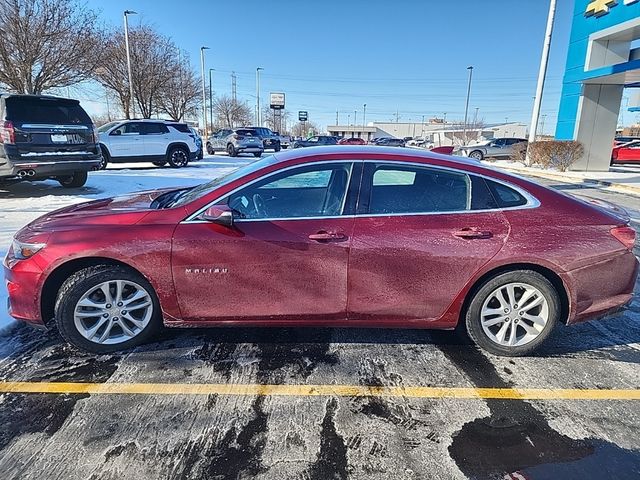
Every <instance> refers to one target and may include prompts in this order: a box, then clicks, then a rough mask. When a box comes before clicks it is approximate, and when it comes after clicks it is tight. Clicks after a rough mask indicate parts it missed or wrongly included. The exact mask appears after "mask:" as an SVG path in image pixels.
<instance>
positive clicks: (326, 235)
mask: <svg viewBox="0 0 640 480" xmlns="http://www.w3.org/2000/svg"><path fill="white" fill-rule="evenodd" d="M346 239H347V236H346V235H345V234H344V233H341V232H325V231H323V230H321V231H319V232H318V233H312V234H311V235H309V240H315V241H316V242H341V241H343V240H346Z"/></svg>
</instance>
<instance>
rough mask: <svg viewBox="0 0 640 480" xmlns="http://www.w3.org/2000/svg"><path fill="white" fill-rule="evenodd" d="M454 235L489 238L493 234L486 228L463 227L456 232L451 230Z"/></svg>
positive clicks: (471, 238)
mask: <svg viewBox="0 0 640 480" xmlns="http://www.w3.org/2000/svg"><path fill="white" fill-rule="evenodd" d="M453 236H454V237H459V238H465V239H468V240H473V239H476V238H491V237H492V236H493V234H492V233H491V232H489V231H486V230H478V229H475V228H463V229H461V230H458V231H457V232H453Z"/></svg>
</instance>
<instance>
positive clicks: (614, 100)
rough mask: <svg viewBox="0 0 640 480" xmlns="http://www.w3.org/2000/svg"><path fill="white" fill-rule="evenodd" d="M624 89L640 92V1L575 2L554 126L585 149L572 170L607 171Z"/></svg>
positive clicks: (635, 97)
mask: <svg viewBox="0 0 640 480" xmlns="http://www.w3.org/2000/svg"><path fill="white" fill-rule="evenodd" d="M625 88H629V89H638V88H640V0H576V2H575V10H574V16H573V25H572V31H571V39H570V44H569V53H568V55H567V66H566V72H565V76H564V85H563V89H562V97H561V101H560V110H559V114H558V124H557V127H556V137H557V138H558V139H561V140H577V141H579V142H581V143H582V144H583V145H584V147H585V154H584V156H583V157H582V158H581V159H580V160H579V161H578V162H577V163H576V164H575V165H574V166H573V167H572V168H573V169H574V170H585V171H598V170H608V168H609V163H610V160H611V147H612V144H613V138H614V136H615V132H616V127H617V122H618V116H619V113H620V108H621V103H622V96H623V90H624V89H625ZM635 91H636V92H637V90H635ZM639 99H640V97H639V96H638V95H637V94H635V93H632V95H631V101H630V104H629V109H630V110H634V109H637V108H638V107H640V101H639Z"/></svg>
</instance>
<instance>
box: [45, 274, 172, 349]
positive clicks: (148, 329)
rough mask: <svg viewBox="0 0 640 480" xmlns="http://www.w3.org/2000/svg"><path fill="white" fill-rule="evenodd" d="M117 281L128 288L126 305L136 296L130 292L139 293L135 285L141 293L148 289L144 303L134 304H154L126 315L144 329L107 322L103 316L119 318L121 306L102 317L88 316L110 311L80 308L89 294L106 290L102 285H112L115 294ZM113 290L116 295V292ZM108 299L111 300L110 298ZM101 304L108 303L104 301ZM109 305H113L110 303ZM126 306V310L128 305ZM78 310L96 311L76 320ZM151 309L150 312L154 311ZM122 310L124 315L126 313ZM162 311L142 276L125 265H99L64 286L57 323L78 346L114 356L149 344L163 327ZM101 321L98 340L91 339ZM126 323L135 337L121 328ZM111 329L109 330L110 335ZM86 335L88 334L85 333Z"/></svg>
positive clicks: (59, 293) (122, 320)
mask: <svg viewBox="0 0 640 480" xmlns="http://www.w3.org/2000/svg"><path fill="white" fill-rule="evenodd" d="M116 281H122V283H123V284H124V285H126V286H125V288H124V289H123V290H122V292H121V294H122V295H123V296H124V298H125V300H124V303H126V299H127V297H131V295H132V294H131V293H127V292H132V291H133V292H135V290H132V289H133V288H134V287H132V285H136V286H138V287H140V289H141V290H139V291H142V290H144V292H145V294H146V295H147V297H143V298H141V299H140V300H137V301H133V302H132V303H133V304H134V307H135V305H136V304H142V303H141V302H145V301H146V302H147V303H149V304H150V305H149V306H148V307H146V308H145V309H143V308H138V309H136V308H134V310H130V312H128V313H127V312H125V315H128V316H129V317H130V318H134V319H135V320H136V322H137V324H138V325H143V326H142V327H137V326H136V324H135V323H133V322H131V321H129V320H126V319H120V318H118V317H113V318H118V320H116V321H113V318H108V319H107V320H104V317H103V315H111V314H113V315H119V313H118V312H117V311H118V307H116V305H114V306H113V308H112V309H111V310H109V312H110V313H108V314H107V313H105V314H99V315H96V317H95V318H90V317H87V315H86V313H87V312H89V313H91V312H92V311H96V312H100V311H104V310H106V308H105V309H102V310H100V309H98V308H97V307H85V306H79V305H78V302H80V301H81V300H82V299H83V298H84V297H85V296H86V295H87V293H88V292H92V290H93V295H99V292H102V290H99V289H98V286H99V285H101V284H105V283H107V282H109V292H110V293H111V292H112V290H111V288H112V287H115V285H116ZM130 286H131V287H130ZM129 287H130V288H129ZM113 291H114V292H115V290H113ZM103 295H104V294H103ZM106 300H107V301H108V300H109V299H106ZM89 301H93V302H96V300H91V299H90V300H89ZM100 301H101V302H104V300H100ZM111 301H113V302H115V300H114V299H111ZM106 305H111V304H109V303H106ZM124 306H125V307H126V305H124ZM76 309H93V310H89V311H87V310H81V311H80V313H84V314H85V315H84V316H81V317H78V318H76ZM148 309H150V312H149V311H148ZM119 311H120V312H122V311H123V310H119ZM134 311H135V312H137V313H136V315H135V316H132V314H131V312H134ZM160 311H161V310H160V303H159V302H158V298H157V296H156V294H155V292H154V290H153V287H152V286H151V284H150V283H149V282H148V281H147V280H146V279H145V278H144V277H143V276H142V275H140V274H139V273H137V272H135V271H133V270H130V269H128V268H125V267H121V266H114V265H99V266H95V267H89V268H85V269H83V270H80V271H78V272H76V273H74V274H73V275H71V276H70V277H69V278H68V279H67V280H66V281H65V282H64V283H63V284H62V287H60V291H59V292H58V295H57V297H56V304H55V322H56V326H57V327H58V331H59V332H60V335H61V336H62V337H63V338H64V339H65V340H66V341H67V342H69V343H70V344H72V345H74V346H75V347H77V348H79V349H81V350H85V351H87V352H91V353H97V354H102V353H112V352H117V351H120V350H126V349H130V348H132V347H135V346H137V345H141V344H143V343H145V342H147V341H148V340H149V339H150V338H151V337H152V336H153V335H154V334H155V333H157V331H158V330H159V329H160V327H161V325H162V317H161V314H160ZM129 317H128V318H129ZM136 317H140V318H138V319H136ZM147 317H148V318H147ZM100 322H102V324H101V325H100V326H99V328H98V329H97V330H96V332H95V334H94V335H93V337H91V338H94V339H96V340H89V338H88V337H87V335H90V332H91V330H92V329H93V328H96V325H97V324H98V323H100ZM122 324H124V325H125V326H126V327H127V328H128V329H130V330H129V331H130V332H131V333H134V335H133V336H131V337H129V336H128V335H126V334H125V329H124V328H123V327H121V326H120V325H122ZM107 329H108V330H109V332H108V333H107ZM82 332H84V334H83V333H82ZM105 334H106V340H104V341H103V342H99V341H98V340H99V338H96V337H99V336H102V335H105ZM118 334H120V335H118ZM120 337H122V338H120Z"/></svg>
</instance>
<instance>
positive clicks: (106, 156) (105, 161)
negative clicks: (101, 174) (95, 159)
mask: <svg viewBox="0 0 640 480" xmlns="http://www.w3.org/2000/svg"><path fill="white" fill-rule="evenodd" d="M100 151H101V152H102V159H101V160H100V163H99V164H98V165H97V166H96V168H95V169H96V170H106V168H107V164H108V163H109V161H110V160H111V156H110V155H109V150H107V147H105V146H103V145H100Z"/></svg>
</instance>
